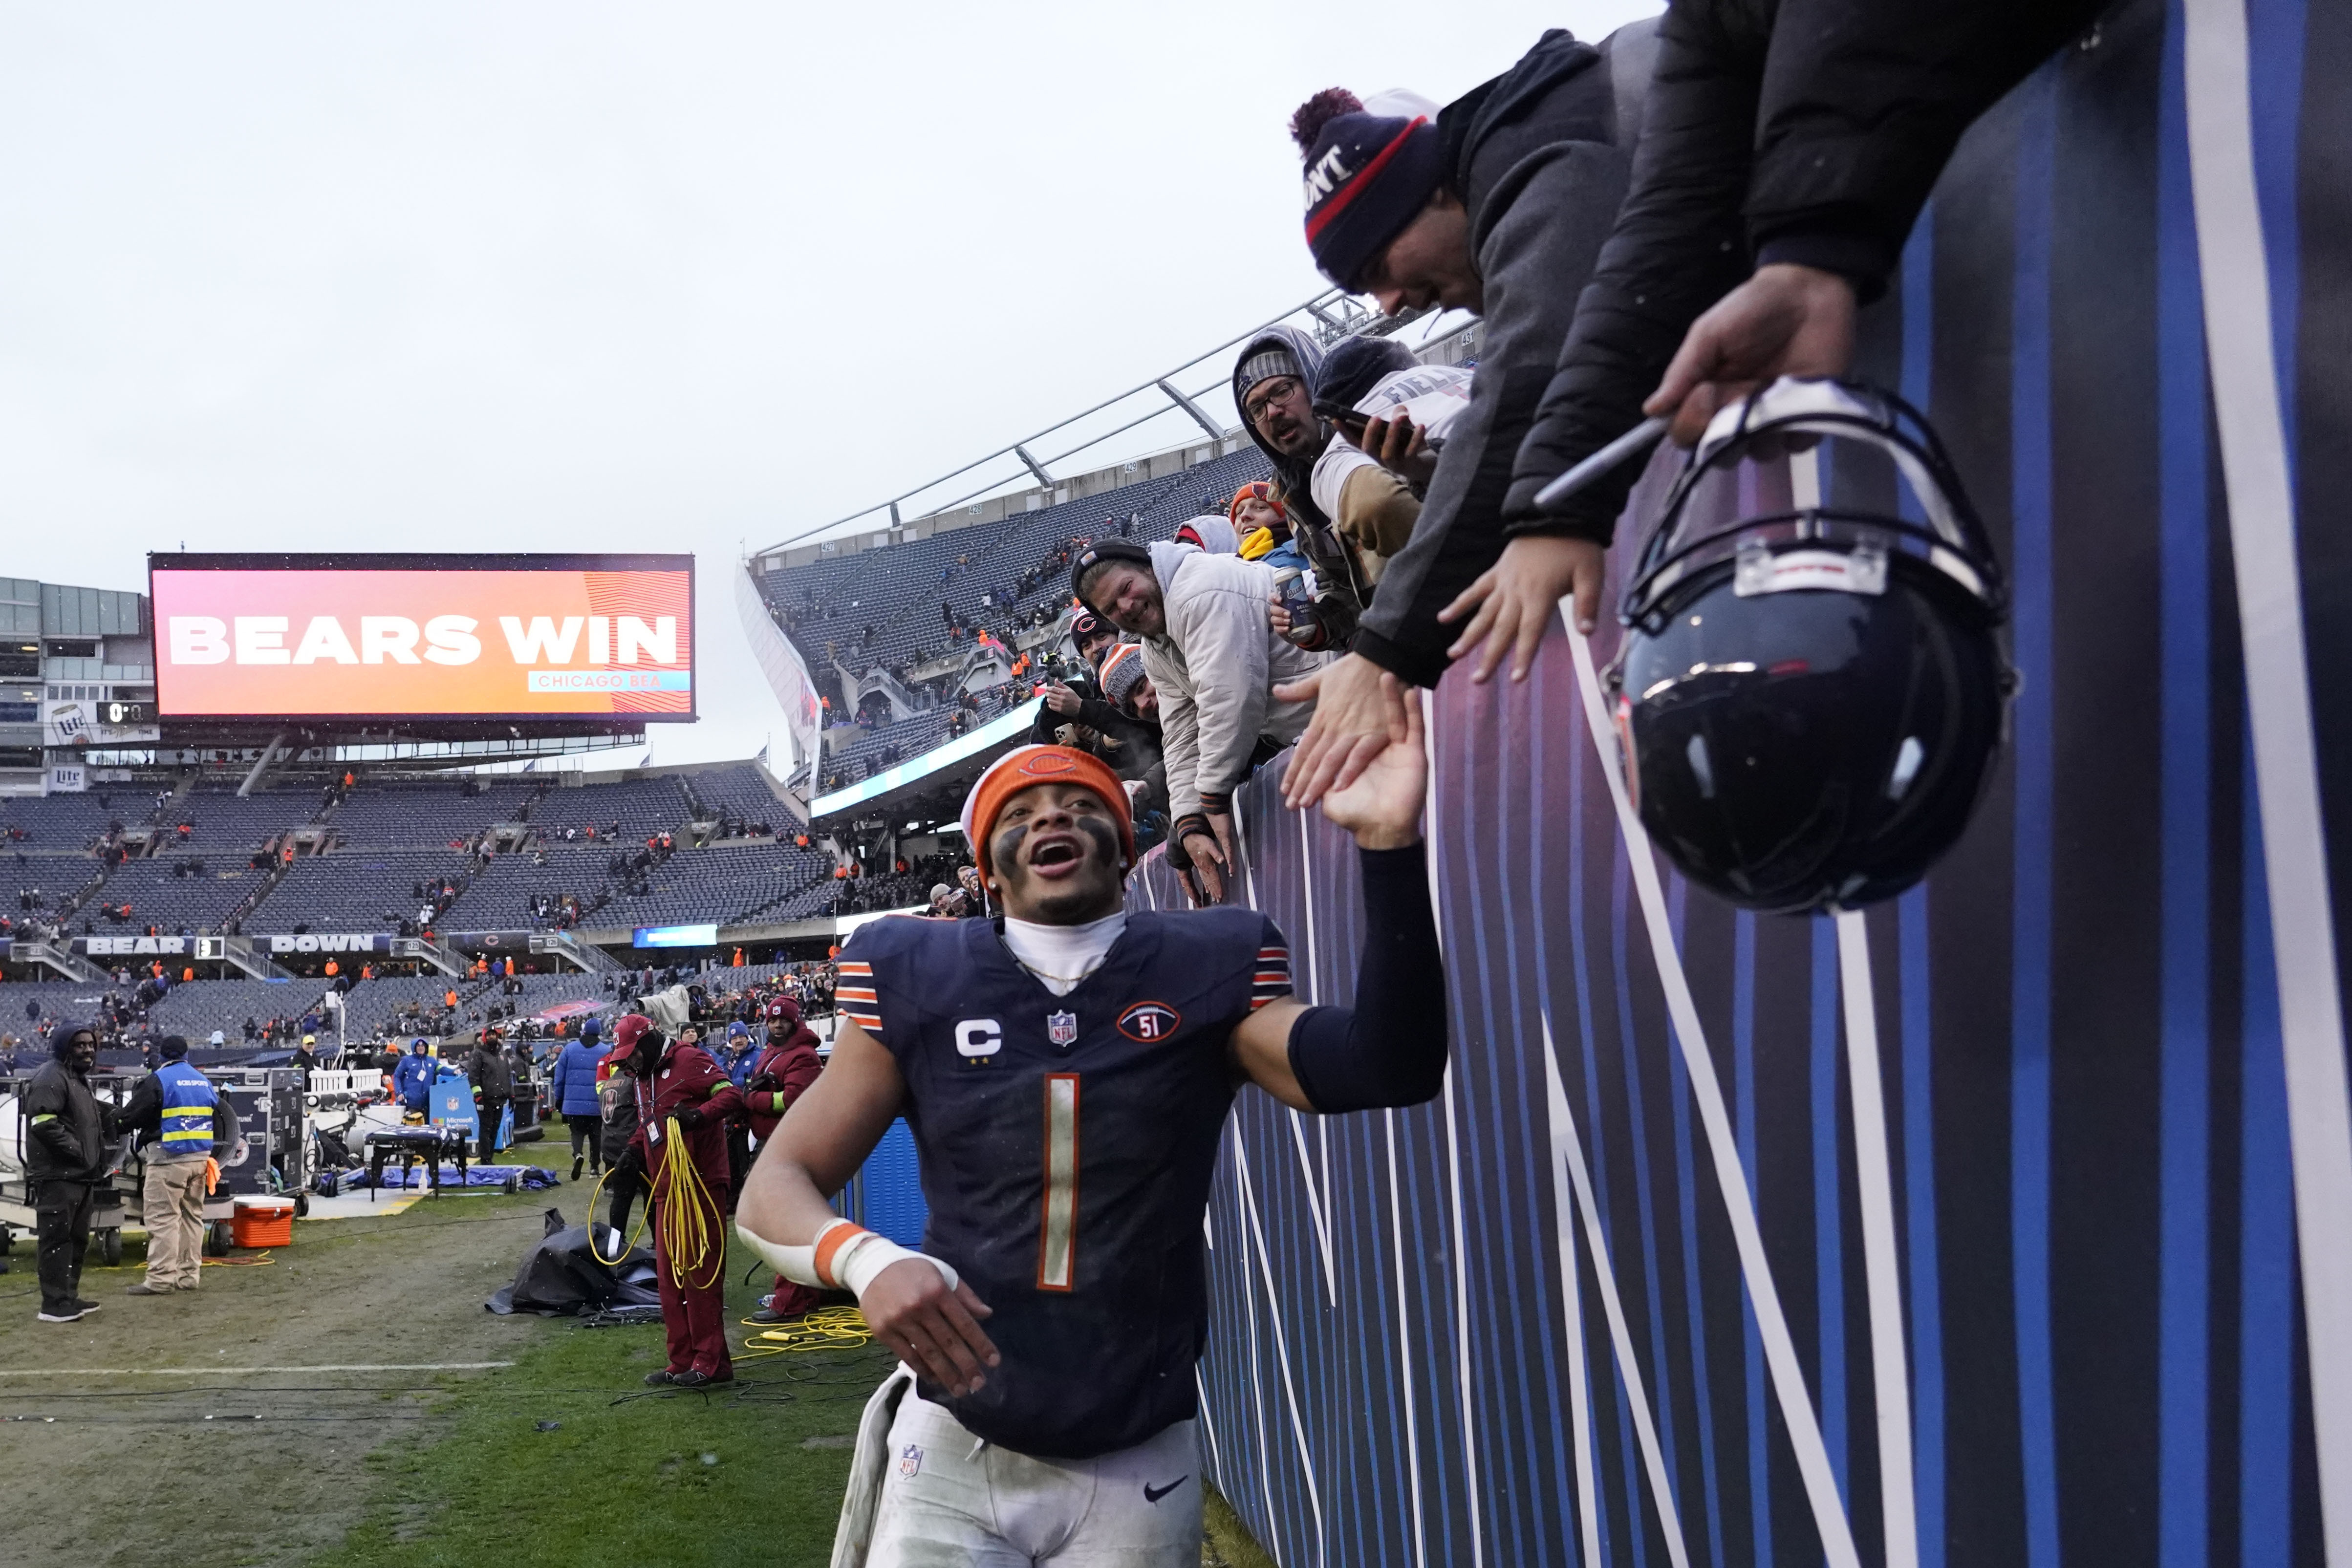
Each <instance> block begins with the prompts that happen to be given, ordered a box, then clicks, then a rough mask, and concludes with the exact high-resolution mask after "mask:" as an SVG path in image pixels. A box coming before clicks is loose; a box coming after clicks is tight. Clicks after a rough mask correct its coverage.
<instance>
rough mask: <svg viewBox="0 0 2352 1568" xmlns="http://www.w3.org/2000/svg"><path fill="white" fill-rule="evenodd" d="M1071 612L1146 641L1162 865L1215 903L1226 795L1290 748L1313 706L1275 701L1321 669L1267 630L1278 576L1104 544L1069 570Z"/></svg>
mask: <svg viewBox="0 0 2352 1568" xmlns="http://www.w3.org/2000/svg"><path fill="white" fill-rule="evenodd" d="M1070 589H1071V591H1072V592H1073V593H1075V594H1076V596H1077V598H1078V601H1079V602H1081V603H1083V604H1084V605H1086V606H1087V609H1089V610H1091V611H1093V612H1095V613H1096V614H1097V615H1099V616H1101V617H1102V618H1103V619H1105V620H1107V621H1108V622H1111V623H1112V624H1114V625H1116V626H1118V628H1119V629H1120V630H1121V631H1123V632H1132V633H1133V634H1134V635H1136V636H1138V637H1139V638H1141V639H1142V640H1143V668H1144V673H1145V674H1147V675H1149V676H1150V678H1151V685H1152V686H1153V688H1154V690H1156V691H1157V692H1158V694H1159V697H1160V743H1161V746H1162V747H1163V750H1162V758H1163V760H1164V761H1165V763H1166V766H1167V770H1168V808H1169V815H1170V816H1171V819H1173V821H1174V826H1173V827H1172V828H1171V830H1170V832H1169V838H1168V843H1169V857H1170V859H1171V862H1176V863H1177V865H1178V869H1180V870H1189V872H1190V873H1191V874H1190V876H1189V878H1188V880H1189V881H1190V883H1192V888H1193V892H1194V894H1195V896H1196V897H1197V898H1198V899H1199V900H1200V901H1201V902H1202V903H1204V904H1218V903H1222V902H1223V899H1224V887H1225V881H1226V877H1227V874H1228V873H1229V872H1230V869H1231V867H1232V865H1233V854H1234V841H1233V791H1234V788H1235V787H1236V786H1238V785H1239V784H1240V783H1241V782H1242V781H1243V780H1244V779H1247V778H1248V777H1249V776H1250V774H1251V772H1252V771H1254V770H1255V768H1256V767H1257V766H1258V764H1259V763H1261V762H1264V761H1265V759H1266V758H1270V757H1272V756H1273V755H1274V754H1275V753H1276V752H1278V751H1280V750H1281V749H1282V748H1283V747H1286V746H1287V745H1289V744H1290V743H1291V742H1292V741H1294V740H1296V739H1297V738H1298V737H1299V734H1300V733H1301V732H1302V731H1304V730H1305V729H1306V727H1307V719H1308V718H1309V717H1310V716H1312V714H1313V712H1314V705H1313V704H1311V703H1297V702H1278V701H1276V699H1275V696H1274V687H1275V685H1276V684H1277V683H1280V682H1284V681H1296V680H1298V679H1300V678H1302V677H1304V676H1306V675H1308V674H1313V673H1314V672H1315V671H1317V670H1319V669H1321V668H1322V667H1323V664H1324V663H1325V661H1326V660H1327V658H1328V654H1325V653H1310V652H1308V651H1307V650H1306V649H1303V648H1300V647H1297V646H1295V645H1294V644H1293V643H1289V642H1287V641H1286V640H1285V639H1284V638H1283V637H1282V636H1281V635H1280V634H1279V633H1277V632H1276V631H1275V629H1274V623H1273V620H1272V613H1273V609H1274V604H1273V601H1274V596H1275V573H1274V570H1273V569H1272V568H1270V567H1266V566H1263V565H1260V564H1259V563H1258V562H1256V561H1252V560H1244V559H1241V558H1240V557H1239V556H1231V555H1210V554H1207V553H1206V552H1204V551H1202V550H1199V549H1194V548H1193V547H1192V546H1191V545H1180V544H1155V545H1151V546H1149V547H1146V546H1142V545H1136V544H1130V543H1129V542H1128V541H1126V540H1124V539H1105V540H1102V541H1100V542H1099V543H1097V544H1094V545H1090V546H1088V547H1087V549H1084V550H1082V551H1080V552H1079V554H1078V556H1077V559H1076V560H1074V561H1073V562H1072V563H1071V569H1070Z"/></svg>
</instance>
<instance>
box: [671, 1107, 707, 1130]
mask: <svg viewBox="0 0 2352 1568" xmlns="http://www.w3.org/2000/svg"><path fill="white" fill-rule="evenodd" d="M708 1120H709V1117H708V1116H707V1115H705V1114H704V1113H703V1110H702V1107H701V1106H699V1105H688V1107H687V1108H686V1109H685V1110H683V1111H680V1112H679V1113H677V1124H678V1125H679V1126H681V1127H684V1128H686V1129H688V1131H689V1132H690V1131H692V1130H693V1129H694V1128H696V1127H699V1126H700V1125H702V1124H703V1123H704V1122H706V1121H708Z"/></svg>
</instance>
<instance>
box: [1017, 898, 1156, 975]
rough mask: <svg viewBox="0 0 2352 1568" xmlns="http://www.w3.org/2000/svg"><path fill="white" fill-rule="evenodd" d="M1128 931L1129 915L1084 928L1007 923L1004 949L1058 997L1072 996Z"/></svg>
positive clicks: (1021, 921) (1019, 922)
mask: <svg viewBox="0 0 2352 1568" xmlns="http://www.w3.org/2000/svg"><path fill="white" fill-rule="evenodd" d="M1126 929H1127V911H1126V910H1124V909H1122V910H1120V911H1119V912H1118V914H1117V915H1107V916H1105V917H1104V918H1103V919H1100V920H1091V921H1088V922H1087V924H1086V925H1037V924H1036V923H1035V922H1034V921H1029V920H1015V919H1013V917H1012V916H1011V915H1007V916H1005V919H1004V945H1005V946H1007V947H1010V948H1012V949H1013V956H1014V957H1015V958H1017V959H1019V960H1020V961H1021V967H1023V968H1024V969H1027V970H1028V971H1029V972H1030V973H1031V974H1033V975H1034V976H1036V977H1037V978H1038V979H1039V980H1040V981H1041V982H1042V983H1043V984H1044V985H1045V988H1046V989H1047V990H1049V991H1051V992H1053V993H1054V994H1055V996H1057V997H1066V996H1068V995H1069V994H1070V991H1071V989H1072V988H1074V987H1076V985H1077V983H1078V982H1079V981H1080V980H1083V979H1085V978H1086V977H1087V976H1088V975H1091V974H1093V973H1094V972H1095V969H1096V967H1097V966H1098V965H1100V964H1101V963H1102V961H1103V958H1104V956H1105V955H1107V954H1108V953H1109V952H1110V945H1111V944H1112V943H1114V942H1116V941H1118V934H1119V933H1120V932H1122V931H1124V930H1126Z"/></svg>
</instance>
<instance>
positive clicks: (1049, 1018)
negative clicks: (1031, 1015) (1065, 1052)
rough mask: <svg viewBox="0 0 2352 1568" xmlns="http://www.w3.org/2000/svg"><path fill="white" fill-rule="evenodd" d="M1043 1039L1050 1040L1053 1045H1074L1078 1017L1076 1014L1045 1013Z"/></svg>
mask: <svg viewBox="0 0 2352 1568" xmlns="http://www.w3.org/2000/svg"><path fill="white" fill-rule="evenodd" d="M1045 1038H1046V1039H1047V1040H1052V1041H1053V1042H1054V1043H1055V1045H1060V1046H1071V1045H1076V1043H1077V1041H1078V1015H1077V1014H1076V1013H1047V1014H1046V1015H1045Z"/></svg>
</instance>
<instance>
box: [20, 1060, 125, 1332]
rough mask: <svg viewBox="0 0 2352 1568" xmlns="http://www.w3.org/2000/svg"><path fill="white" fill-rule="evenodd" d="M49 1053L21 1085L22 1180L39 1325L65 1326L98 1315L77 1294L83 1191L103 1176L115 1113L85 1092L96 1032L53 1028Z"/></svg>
mask: <svg viewBox="0 0 2352 1568" xmlns="http://www.w3.org/2000/svg"><path fill="white" fill-rule="evenodd" d="M49 1055H50V1057H51V1058H52V1059H53V1060H51V1061H48V1062H47V1064H45V1065H44V1066H43V1067H42V1068H41V1070H40V1071H38V1072H36V1073H35V1074H33V1080H32V1082H30V1083H27V1084H26V1086H25V1115H26V1124H27V1125H28V1126H29V1127H30V1128H31V1129H32V1141H31V1144H30V1145H29V1146H28V1147H27V1148H26V1150H25V1180H26V1186H29V1187H31V1188H32V1197H33V1213H34V1215H35V1217H36V1225H37V1234H38V1236H39V1238H40V1248H41V1261H40V1270H41V1312H40V1320H41V1322H45V1323H69V1322H74V1321H75V1320H76V1319H78V1318H84V1317H88V1316H89V1314H90V1313H92V1312H96V1311H98V1303H97V1302H96V1301H84V1300H82V1299H81V1296H80V1293H79V1292H80V1288H81V1260H82V1254H83V1253H85V1252H87V1251H88V1250H89V1207H90V1197H89V1189H90V1188H91V1187H93V1186H97V1185H98V1184H99V1183H100V1182H103V1181H105V1180H106V1179H107V1170H106V1167H107V1157H106V1154H107V1145H109V1144H110V1143H112V1142H113V1140H114V1108H113V1107H112V1106H110V1105H104V1104H101V1103H99V1098H98V1096H97V1095H95V1094H93V1093H91V1092H89V1070H90V1069H91V1068H93V1067H95V1066H97V1065H98V1032H97V1031H96V1030H93V1029H91V1028H90V1027H89V1025H88V1024H78V1023H68V1022H60V1023H58V1025H57V1026H56V1027H55V1028H54V1029H52V1030H49Z"/></svg>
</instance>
